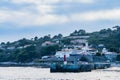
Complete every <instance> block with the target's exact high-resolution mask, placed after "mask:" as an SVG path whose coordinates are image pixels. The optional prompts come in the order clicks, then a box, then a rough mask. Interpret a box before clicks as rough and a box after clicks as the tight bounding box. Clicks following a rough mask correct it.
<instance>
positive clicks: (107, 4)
mask: <svg viewBox="0 0 120 80" xmlns="http://www.w3.org/2000/svg"><path fill="white" fill-rule="evenodd" d="M116 25H120V0H0V42H7V41H10V42H13V41H16V40H19V39H22V38H28V39H31V38H34V37H35V36H38V37H42V36H45V35H48V34H50V35H51V36H54V35H56V34H59V33H61V34H63V35H64V36H67V35H69V34H70V33H71V32H73V31H74V30H79V29H84V30H86V31H87V32H93V31H99V30H101V29H107V28H112V27H113V26H116Z"/></svg>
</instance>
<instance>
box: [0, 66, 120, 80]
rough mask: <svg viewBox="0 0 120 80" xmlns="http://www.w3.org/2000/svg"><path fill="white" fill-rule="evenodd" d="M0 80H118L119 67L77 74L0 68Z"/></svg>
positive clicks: (119, 78)
mask: <svg viewBox="0 0 120 80" xmlns="http://www.w3.org/2000/svg"><path fill="white" fill-rule="evenodd" d="M0 80H120V67H111V68H108V69H99V70H93V71H92V72H79V73H50V69H49V68H36V67H0Z"/></svg>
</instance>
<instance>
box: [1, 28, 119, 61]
mask: <svg viewBox="0 0 120 80" xmlns="http://www.w3.org/2000/svg"><path fill="white" fill-rule="evenodd" d="M70 36H90V37H89V39H88V42H89V45H90V46H91V47H93V48H96V49H98V50H99V51H101V48H103V47H106V48H107V49H108V50H109V51H112V52H118V53H119V52H120V27H119V26H115V27H114V28H113V29H109V28H108V29H102V30H100V31H98V32H92V33H88V32H86V31H85V30H81V29H80V30H75V31H74V32H73V33H70V35H68V36H67V37H70ZM70 44H72V43H71V39H69V38H66V37H63V35H62V34H58V35H55V36H54V37H51V36H50V35H46V36H44V37H37V36H36V37H34V38H32V39H26V38H23V39H20V40H18V41H15V42H7V43H5V42H2V43H1V44H0V62H4V61H14V62H31V61H33V60H35V59H40V58H41V57H42V56H45V55H54V54H55V52H56V51H58V50H61V49H62V48H63V47H64V45H70Z"/></svg>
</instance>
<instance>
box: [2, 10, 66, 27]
mask: <svg viewBox="0 0 120 80" xmlns="http://www.w3.org/2000/svg"><path fill="white" fill-rule="evenodd" d="M67 21H68V18H67V17H66V16H64V15H56V14H34V13H29V12H27V11H26V12H25V11H10V10H1V11H0V22H1V23H2V22H9V23H12V24H16V25H18V26H40V25H49V24H61V23H65V22H67Z"/></svg>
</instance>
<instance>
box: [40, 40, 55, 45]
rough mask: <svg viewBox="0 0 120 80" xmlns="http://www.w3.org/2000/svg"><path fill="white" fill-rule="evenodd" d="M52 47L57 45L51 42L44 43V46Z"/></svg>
mask: <svg viewBox="0 0 120 80" xmlns="http://www.w3.org/2000/svg"><path fill="white" fill-rule="evenodd" d="M51 45H55V43H53V42H51V41H45V42H44V43H42V46H51Z"/></svg>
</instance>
